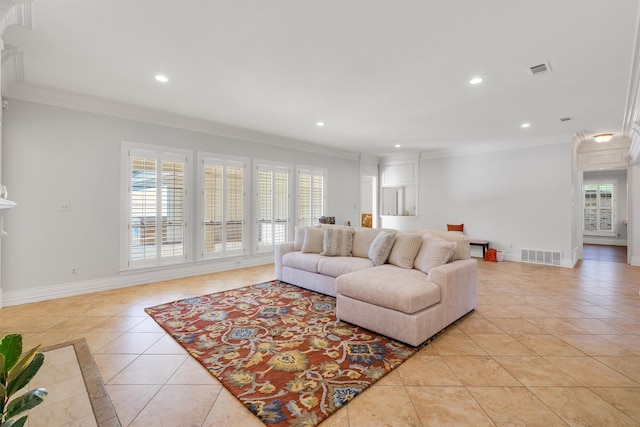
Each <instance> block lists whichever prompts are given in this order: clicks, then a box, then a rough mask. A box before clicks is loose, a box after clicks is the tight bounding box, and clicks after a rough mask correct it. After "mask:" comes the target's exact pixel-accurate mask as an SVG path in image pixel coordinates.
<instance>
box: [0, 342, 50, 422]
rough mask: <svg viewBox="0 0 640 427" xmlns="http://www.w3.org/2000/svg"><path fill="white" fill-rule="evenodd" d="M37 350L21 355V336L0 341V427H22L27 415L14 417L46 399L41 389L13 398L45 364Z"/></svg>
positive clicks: (38, 347)
mask: <svg viewBox="0 0 640 427" xmlns="http://www.w3.org/2000/svg"><path fill="white" fill-rule="evenodd" d="M39 349H40V346H39V345H38V346H37V347H35V348H33V349H31V350H29V351H28V352H26V353H25V354H24V355H23V354H22V335H20V334H9V335H6V336H4V337H3V338H2V341H0V426H1V427H22V426H24V424H25V423H26V422H27V415H26V414H24V415H22V416H21V417H20V418H18V417H17V416H18V415H19V414H22V413H23V412H25V411H28V410H29V409H31V408H34V407H35V406H37V405H39V404H40V403H41V402H42V400H43V399H44V397H45V396H46V395H47V390H46V389H44V388H36V389H34V390H29V391H27V392H26V393H24V394H22V395H21V396H17V397H15V398H13V397H14V396H15V394H16V393H17V392H18V391H20V390H22V389H23V388H24V387H25V386H26V385H27V384H28V383H29V381H31V379H32V378H33V377H34V375H35V374H36V372H38V370H39V369H40V367H41V366H42V363H43V362H44V354H42V353H39V352H38V350H39Z"/></svg>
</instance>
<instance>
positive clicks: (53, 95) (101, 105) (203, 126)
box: [5, 82, 360, 161]
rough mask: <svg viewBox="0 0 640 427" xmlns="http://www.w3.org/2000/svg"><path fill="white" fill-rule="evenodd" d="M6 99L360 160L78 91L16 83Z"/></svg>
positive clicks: (352, 155)
mask: <svg viewBox="0 0 640 427" xmlns="http://www.w3.org/2000/svg"><path fill="white" fill-rule="evenodd" d="M7 86H8V87H7V88H6V95H5V96H6V97H7V98H13V99H18V100H21V101H28V102H34V103H37V104H44V105H50V106H54V107H61V108H67V109H71V110H77V111H82V112H86V113H93V114H100V115H105V116H111V117H118V118H121V119H128V120H135V121H139V122H144V123H150V124H154V125H160V126H168V127H172V128H176V129H183V130H188V131H193V132H199V133H204V134H209V135H216V136H223V137H227V138H233V139H238V140H243V141H251V142H257V143H260V144H267V145H272V146H276V147H282V148H287V149H290V150H297V151H304V152H310V153H315V154H322V155H326V156H332V157H339V158H341V159H349V160H355V161H359V160H360V154H359V153H355V152H351V151H346V150H339V149H336V148H331V147H327V146H324V145H320V144H314V143H312V142H307V141H301V140H297V139H292V138H287V137H283V136H278V135H272V134H268V133H265V132H259V131H254V130H251V129H245V128H241V127H236V126H230V125H224V124H220V123H215V122H211V121H206V120H199V119H194V118H191V117H187V116H182V115H178V114H173V113H169V112H166V111H161V110H154V109H150V108H145V107H140V106H136V105H133V104H127V103H123V102H118V101H112V100H108V99H104V98H100V97H94V96H89V95H85V94H81V93H77V92H71V91H63V90H59V89H54V88H50V87H45V86H38V85H33V84H27V83H24V82H18V83H16V84H11V85H7Z"/></svg>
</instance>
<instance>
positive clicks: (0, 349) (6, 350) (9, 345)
mask: <svg viewBox="0 0 640 427" xmlns="http://www.w3.org/2000/svg"><path fill="white" fill-rule="evenodd" d="M0 353H1V354H2V355H3V356H4V363H3V364H2V366H1V367H0V372H2V373H6V372H9V371H10V370H11V368H13V365H15V363H16V362H17V361H18V359H19V358H20V355H21V354H22V335H20V334H9V335H5V336H4V337H3V338H2V341H0Z"/></svg>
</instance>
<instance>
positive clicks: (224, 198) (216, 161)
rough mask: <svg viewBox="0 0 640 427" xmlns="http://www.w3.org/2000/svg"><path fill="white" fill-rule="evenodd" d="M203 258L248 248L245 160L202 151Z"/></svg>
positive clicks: (226, 254)
mask: <svg viewBox="0 0 640 427" xmlns="http://www.w3.org/2000/svg"><path fill="white" fill-rule="evenodd" d="M199 166H200V171H199V176H200V185H201V191H200V194H201V198H200V202H201V203H200V205H201V208H200V215H201V221H200V223H201V226H202V229H201V233H200V234H201V236H200V241H201V258H203V259H207V258H214V257H224V256H232V255H239V254H242V253H244V252H246V247H245V246H246V245H245V236H246V230H245V227H246V224H245V223H246V221H245V211H246V207H245V198H246V197H245V195H246V189H245V186H246V179H245V170H246V167H245V166H246V160H244V159H239V160H235V159H227V158H218V156H216V155H209V154H201V155H200V162H199Z"/></svg>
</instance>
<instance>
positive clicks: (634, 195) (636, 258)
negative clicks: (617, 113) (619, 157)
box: [627, 122, 640, 266]
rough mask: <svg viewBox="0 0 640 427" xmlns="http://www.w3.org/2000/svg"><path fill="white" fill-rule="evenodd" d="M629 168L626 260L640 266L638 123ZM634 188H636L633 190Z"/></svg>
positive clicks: (639, 155) (639, 130) (639, 147)
mask: <svg viewBox="0 0 640 427" xmlns="http://www.w3.org/2000/svg"><path fill="white" fill-rule="evenodd" d="M627 160H628V162H629V168H628V172H627V185H628V187H629V188H630V189H632V191H629V195H628V197H629V199H628V202H627V203H628V204H629V219H628V221H627V262H628V263H629V264H631V265H634V266H640V197H638V191H637V189H638V188H640V123H639V122H636V123H634V124H633V128H632V131H631V147H630V148H629V154H628V156H627ZM633 189H636V190H633Z"/></svg>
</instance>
